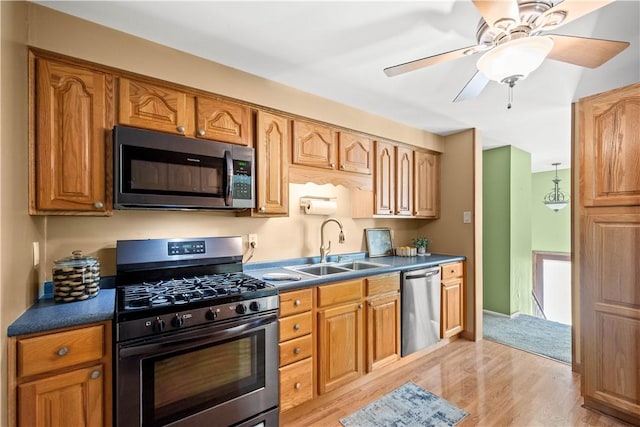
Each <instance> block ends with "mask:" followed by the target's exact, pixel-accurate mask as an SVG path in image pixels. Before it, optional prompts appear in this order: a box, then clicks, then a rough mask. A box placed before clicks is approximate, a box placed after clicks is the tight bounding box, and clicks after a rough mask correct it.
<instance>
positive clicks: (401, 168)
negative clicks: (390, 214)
mask: <svg viewBox="0 0 640 427" xmlns="http://www.w3.org/2000/svg"><path fill="white" fill-rule="evenodd" d="M396 174H397V179H396V215H407V216H412V215H413V150H411V149H410V148H406V147H396Z"/></svg>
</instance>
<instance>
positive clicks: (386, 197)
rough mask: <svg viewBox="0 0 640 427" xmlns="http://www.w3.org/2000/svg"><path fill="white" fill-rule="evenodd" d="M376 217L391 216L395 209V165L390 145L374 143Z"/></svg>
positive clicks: (380, 142)
mask: <svg viewBox="0 0 640 427" xmlns="http://www.w3.org/2000/svg"><path fill="white" fill-rule="evenodd" d="M375 147H376V151H375V152H376V168H375V199H376V210H375V213H376V215H393V213H394V209H395V198H396V196H395V187H396V163H395V150H394V148H395V147H394V146H393V145H392V144H389V143H386V142H382V141H376V145H375Z"/></svg>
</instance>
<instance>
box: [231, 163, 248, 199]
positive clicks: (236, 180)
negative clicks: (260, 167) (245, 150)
mask: <svg viewBox="0 0 640 427" xmlns="http://www.w3.org/2000/svg"><path fill="white" fill-rule="evenodd" d="M251 181H252V179H251V162H249V161H246V160H234V161H233V198H234V199H247V200H251V193H252V191H251Z"/></svg>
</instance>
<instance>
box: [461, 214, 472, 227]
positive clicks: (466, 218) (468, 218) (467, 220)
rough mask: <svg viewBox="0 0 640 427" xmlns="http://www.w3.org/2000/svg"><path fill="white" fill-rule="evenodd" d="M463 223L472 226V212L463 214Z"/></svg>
mask: <svg viewBox="0 0 640 427" xmlns="http://www.w3.org/2000/svg"><path fill="white" fill-rule="evenodd" d="M462 222H464V223H465V224H471V211H464V212H463V213H462Z"/></svg>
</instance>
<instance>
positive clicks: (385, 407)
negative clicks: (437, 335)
mask: <svg viewBox="0 0 640 427" xmlns="http://www.w3.org/2000/svg"><path fill="white" fill-rule="evenodd" d="M467 415H468V413H467V412H465V411H463V410H462V409H460V408H458V407H456V406H454V405H452V404H451V403H449V402H448V401H446V400H445V399H442V398H441V397H438V396H436V395H435V394H432V393H429V392H428V391H427V390H425V389H423V388H422V387H419V386H417V385H415V384H414V383H411V382H409V383H406V384H405V385H403V386H401V387H399V388H397V389H395V390H393V391H392V392H391V393H388V394H386V395H384V396H382V397H381V398H380V399H378V400H376V401H374V402H371V403H370V404H368V405H367V406H365V407H364V408H362V409H359V410H357V411H356V412H354V413H353V414H351V415H349V416H348V417H346V418H342V419H341V420H340V422H341V423H342V425H343V426H345V427H387V426H394V427H405V426H406V427H409V426H415V427H417V426H434V427H435V426H454V425H456V424H457V423H459V422H460V420H462V419H463V418H464V417H466V416H467Z"/></svg>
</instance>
